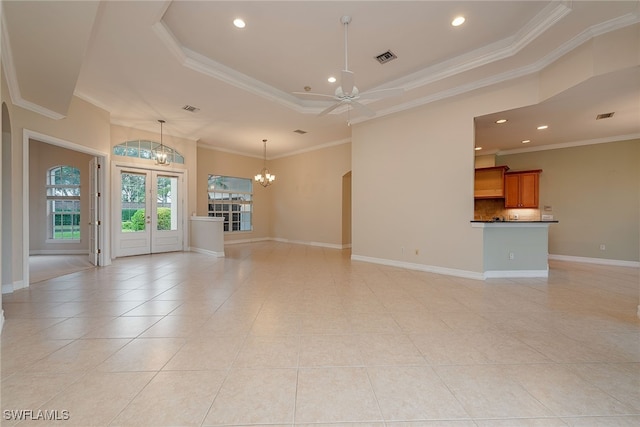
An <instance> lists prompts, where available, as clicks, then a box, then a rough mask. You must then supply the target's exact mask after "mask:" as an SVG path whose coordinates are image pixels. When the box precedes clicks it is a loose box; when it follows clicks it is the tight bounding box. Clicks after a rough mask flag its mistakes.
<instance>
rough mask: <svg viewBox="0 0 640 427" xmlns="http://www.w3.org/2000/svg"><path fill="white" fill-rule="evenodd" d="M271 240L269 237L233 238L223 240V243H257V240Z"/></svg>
mask: <svg viewBox="0 0 640 427" xmlns="http://www.w3.org/2000/svg"><path fill="white" fill-rule="evenodd" d="M269 240H272V239H271V238H270V237H257V238H255V239H234V240H225V241H224V244H225V245H238V244H241V243H257V242H266V241H269Z"/></svg>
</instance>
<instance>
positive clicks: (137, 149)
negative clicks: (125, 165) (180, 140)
mask: <svg viewBox="0 0 640 427" xmlns="http://www.w3.org/2000/svg"><path fill="white" fill-rule="evenodd" d="M159 145H160V144H159V143H157V142H153V141H147V140H141V139H138V140H135V141H125V142H123V143H122V144H118V145H116V146H115V147H113V154H115V155H116V156H124V157H136V158H139V159H147V160H155V157H154V155H153V150H154V149H156V148H157V147H158V146H159ZM164 150H165V152H166V153H167V160H169V162H170V163H179V164H184V156H183V155H182V154H180V153H178V151H176V150H175V149H173V148H171V147H169V146H168V145H164Z"/></svg>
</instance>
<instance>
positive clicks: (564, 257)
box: [549, 254, 640, 267]
mask: <svg viewBox="0 0 640 427" xmlns="http://www.w3.org/2000/svg"><path fill="white" fill-rule="evenodd" d="M549 259H553V260H556V261H570V262H582V263H586V264H600V265H612V266H616V267H640V262H639V261H624V260H618V259H604V258H587V257H581V256H570V255H552V254H549Z"/></svg>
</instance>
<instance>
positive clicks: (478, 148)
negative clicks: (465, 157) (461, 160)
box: [474, 147, 482, 151]
mask: <svg viewBox="0 0 640 427" xmlns="http://www.w3.org/2000/svg"><path fill="white" fill-rule="evenodd" d="M474 150H476V151H480V150H482V147H476V148H474Z"/></svg>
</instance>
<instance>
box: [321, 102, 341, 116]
mask: <svg viewBox="0 0 640 427" xmlns="http://www.w3.org/2000/svg"><path fill="white" fill-rule="evenodd" d="M340 105H342V102H336V103H335V104H333V105H332V106H330V107H328V108H325V109H324V110H322V111H321V112H320V114H318V116H325V115H327V114H329V113H330V112H332V111H333V110H335V109H336V108H338V107H339V106H340Z"/></svg>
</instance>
